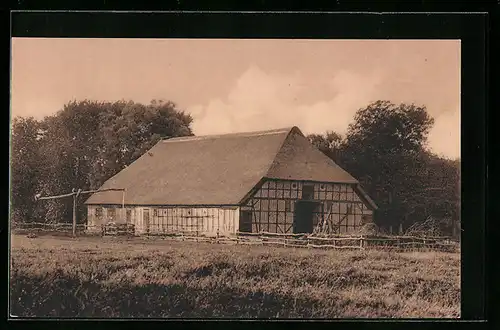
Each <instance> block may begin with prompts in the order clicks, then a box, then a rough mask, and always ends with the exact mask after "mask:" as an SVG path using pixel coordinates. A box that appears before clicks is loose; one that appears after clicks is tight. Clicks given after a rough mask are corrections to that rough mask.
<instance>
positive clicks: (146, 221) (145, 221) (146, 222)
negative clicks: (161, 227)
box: [142, 209, 150, 234]
mask: <svg viewBox="0 0 500 330" xmlns="http://www.w3.org/2000/svg"><path fill="white" fill-rule="evenodd" d="M142 221H143V226H144V231H145V232H146V234H149V222H150V221H149V209H144V210H143V213H142Z"/></svg>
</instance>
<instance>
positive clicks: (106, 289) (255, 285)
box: [10, 235, 460, 318]
mask: <svg viewBox="0 0 500 330" xmlns="http://www.w3.org/2000/svg"><path fill="white" fill-rule="evenodd" d="M11 255H12V260H11V282H10V291H11V292H10V294H11V306H10V311H11V314H13V315H16V316H19V317H27V316H58V317H75V316H79V317H182V318H192V317H193V318H212V317H217V318H225V317H230V318H344V317H348V318H371V317H389V318H400V317H404V318H417V317H438V318H441V317H444V318H457V317H459V316H460V273H459V271H460V256H459V254H451V253H438V252H414V253H395V252H380V251H318V250H308V249H291V248H271V247H263V246H233V245H223V244H220V245H219V244H207V243H194V242H193V243H187V242H175V241H145V240H142V239H123V238H122V239H120V238H99V237H96V238H76V239H72V238H64V237H38V238H33V239H30V238H27V237H26V236H20V235H13V236H12V249H11Z"/></svg>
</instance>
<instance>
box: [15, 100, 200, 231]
mask: <svg viewBox="0 0 500 330" xmlns="http://www.w3.org/2000/svg"><path fill="white" fill-rule="evenodd" d="M26 121H27V119H26V120H25V119H17V121H14V125H15V127H16V130H15V132H16V134H14V133H13V135H12V140H13V149H14V150H16V152H17V153H16V154H15V155H14V153H13V157H12V166H11V167H12V168H14V167H15V168H16V173H15V175H14V177H13V183H12V190H13V193H14V194H15V195H16V196H15V197H14V196H13V198H14V199H15V202H13V209H15V210H16V212H24V213H23V217H24V219H27V218H33V219H34V218H42V219H43V220H44V221H45V219H48V220H49V221H50V220H53V221H57V222H59V221H61V220H62V221H65V220H66V221H70V220H71V217H72V200H71V199H70V198H69V199H64V200H63V199H58V200H48V201H44V202H43V203H33V196H34V194H35V193H40V194H42V195H55V194H62V193H66V192H69V191H71V189H72V188H82V189H95V188H99V187H100V186H101V185H102V184H103V183H104V181H106V180H107V179H109V178H110V177H111V176H113V175H115V174H116V173H118V172H119V171H120V170H122V169H123V168H124V167H126V166H128V165H129V164H130V163H132V162H133V161H134V160H136V159H137V158H138V157H139V156H141V155H142V154H143V153H144V152H145V151H146V150H148V149H149V148H151V147H152V146H153V145H154V144H155V143H156V142H158V140H159V139H160V138H161V137H172V136H184V135H192V131H191V128H190V125H191V122H192V118H191V117H190V116H189V115H187V114H185V113H184V112H183V111H180V110H178V109H177V106H176V105H175V104H174V103H172V102H168V101H167V102H165V101H152V102H151V103H150V104H149V105H144V104H140V103H136V102H132V101H117V102H97V101H89V100H84V101H72V102H69V103H67V104H65V105H64V107H63V109H62V110H60V111H59V112H57V113H56V114H55V115H53V116H49V117H46V118H44V119H43V120H41V121H36V120H34V119H30V121H29V123H30V124H29V125H28V124H26V123H25V122H26ZM21 123H22V124H23V125H24V126H27V125H28V126H27V127H29V128H30V130H29V134H28V133H27V132H26V133H24V135H23V134H20V133H19V132H23V130H22V129H21V128H22V127H24V126H22V125H21ZM25 130H26V129H25ZM18 131H19V132H18ZM36 133H37V134H38V135H37V134H36ZM33 141H35V142H36V143H33ZM27 147H30V148H31V149H29V148H28V149H29V150H31V151H30V152H31V153H32V154H33V155H32V156H30V157H25V156H23V155H24V154H23V155H20V152H19V151H18V150H25V149H26V148H27ZM23 148H24V149H23ZM23 152H25V153H26V151H23ZM32 160H33V161H32ZM23 176H25V177H29V178H31V177H33V178H34V177H36V180H35V179H30V181H29V182H36V184H34V183H33V184H31V183H30V184H29V185H28V184H23V180H22V177H23ZM84 198H86V196H82V197H81V199H82V200H83V199H84ZM82 200H80V202H81V201H82ZM23 205H24V206H26V205H34V206H33V208H32V209H31V210H29V209H27V208H25V207H24V206H23ZM25 209H26V210H27V211H23V210H25ZM78 213H79V215H78V218H79V219H83V215H84V214H85V207H84V206H83V205H82V203H79V209H78Z"/></svg>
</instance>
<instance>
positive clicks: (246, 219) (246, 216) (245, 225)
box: [239, 211, 252, 233]
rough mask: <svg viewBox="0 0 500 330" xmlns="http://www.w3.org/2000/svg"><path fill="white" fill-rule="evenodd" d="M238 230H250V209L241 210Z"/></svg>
mask: <svg viewBox="0 0 500 330" xmlns="http://www.w3.org/2000/svg"><path fill="white" fill-rule="evenodd" d="M239 231H240V232H242V233H251V232H252V211H241V217H240V230H239Z"/></svg>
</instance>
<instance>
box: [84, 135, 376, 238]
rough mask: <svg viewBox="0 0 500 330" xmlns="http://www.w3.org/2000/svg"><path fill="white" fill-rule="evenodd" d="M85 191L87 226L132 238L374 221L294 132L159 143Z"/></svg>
mask: <svg viewBox="0 0 500 330" xmlns="http://www.w3.org/2000/svg"><path fill="white" fill-rule="evenodd" d="M101 188H102V189H109V188H122V189H125V193H123V194H122V192H119V191H106V192H101V193H96V194H93V195H91V196H90V198H89V199H88V200H87V201H86V202H85V204H86V205H87V211H88V215H87V219H88V225H89V227H99V226H101V225H102V224H105V223H108V222H123V223H131V224H134V225H135V230H136V233H137V234H141V233H161V232H181V231H182V232H186V231H189V232H196V233H197V234H202V235H207V236H211V235H221V236H225V235H231V234H235V233H236V232H272V233H310V232H313V230H315V228H326V227H328V228H330V230H331V231H334V232H337V233H348V232H352V231H354V230H356V229H359V227H360V226H362V225H363V224H364V223H366V222H370V221H372V214H373V211H374V210H375V209H376V205H375V204H374V202H373V201H372V200H371V199H370V198H369V197H368V196H367V194H366V193H365V192H364V191H363V189H362V188H361V187H360V185H359V183H358V181H357V180H356V179H355V178H353V177H352V176H351V175H350V174H349V173H347V172H346V171H344V170H343V169H342V168H340V167H339V166H338V165H337V164H335V162H333V161H332V160H331V159H330V158H328V157H327V156H325V155H324V154H323V153H322V152H321V151H319V150H318V149H316V148H315V147H314V146H313V145H312V144H311V143H310V142H309V141H308V139H307V138H306V137H305V136H304V135H303V134H302V132H301V131H300V130H299V129H298V128H297V127H293V128H287V129H277V130H269V131H260V132H250V133H235V134H225V135H213V136H197V137H193V136H190V137H179V138H170V139H164V140H161V141H159V142H158V143H157V144H156V145H155V146H154V147H153V148H151V149H150V150H149V151H148V152H146V153H145V154H144V155H142V156H141V157H140V158H138V159H137V160H136V161H135V162H133V163H132V164H131V165H130V166H128V167H126V168H125V169H123V170H122V171H121V172H119V173H118V174H116V175H115V176H113V177H112V178H110V179H109V180H108V181H106V182H105V183H104V185H103V186H102V187H101Z"/></svg>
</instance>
